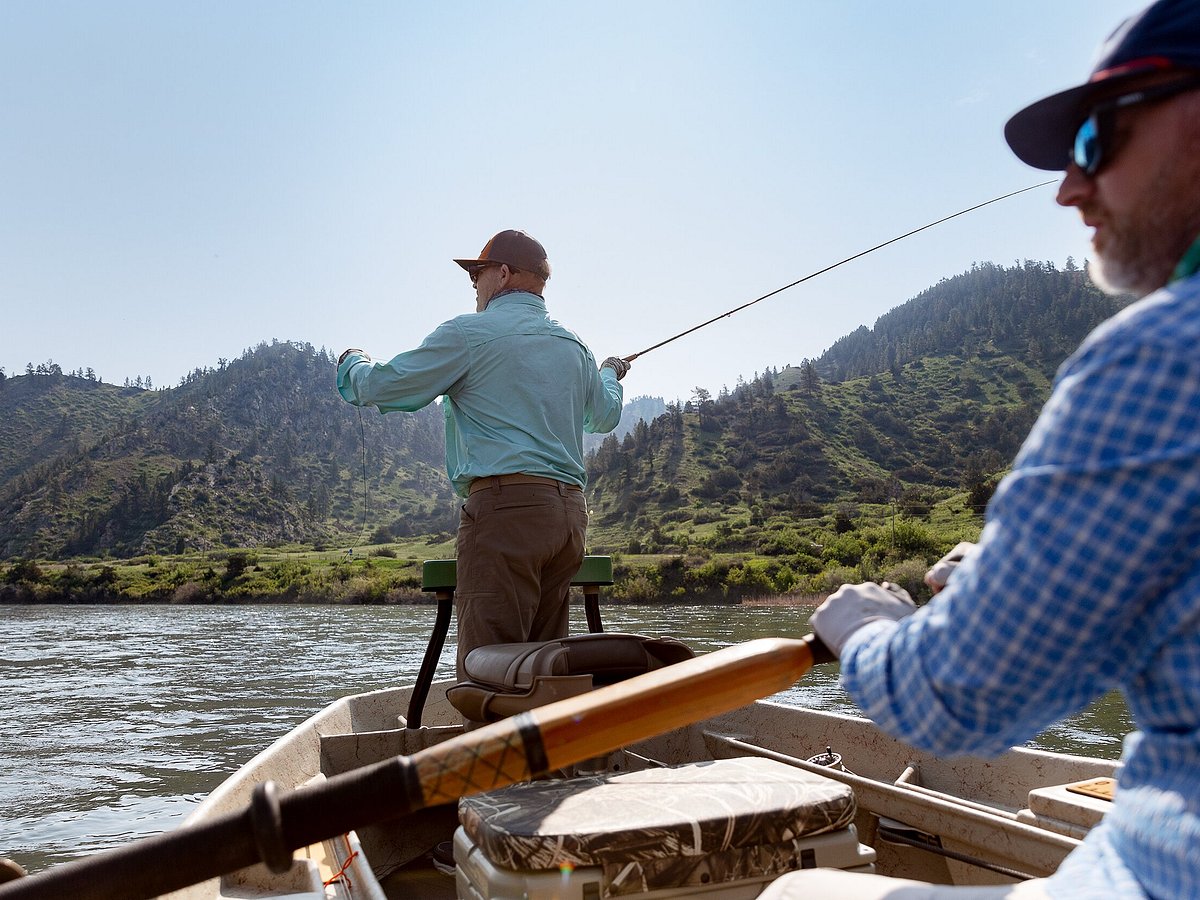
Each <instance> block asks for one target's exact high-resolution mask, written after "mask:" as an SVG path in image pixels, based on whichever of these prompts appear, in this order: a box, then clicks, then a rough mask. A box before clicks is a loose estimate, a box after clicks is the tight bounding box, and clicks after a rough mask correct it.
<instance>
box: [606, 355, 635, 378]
mask: <svg viewBox="0 0 1200 900" xmlns="http://www.w3.org/2000/svg"><path fill="white" fill-rule="evenodd" d="M605 366H608V367H609V368H610V369H612V370H613V371H614V372H616V373H617V381H620V380H621V379H622V378H624V377H625V373H626V372H628V371H629V363H627V362H625V360H623V359H621V357H619V356H610V357H609V358H608V359H606V360H605V361H604V362H602V363H600V368H602V369H603V368H604V367H605Z"/></svg>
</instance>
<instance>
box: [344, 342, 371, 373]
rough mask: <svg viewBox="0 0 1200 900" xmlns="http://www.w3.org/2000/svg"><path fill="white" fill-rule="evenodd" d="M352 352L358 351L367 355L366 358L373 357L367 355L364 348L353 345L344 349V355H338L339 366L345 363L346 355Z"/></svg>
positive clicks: (364, 355)
mask: <svg viewBox="0 0 1200 900" xmlns="http://www.w3.org/2000/svg"><path fill="white" fill-rule="evenodd" d="M351 353H358V354H359V355H361V356H363V357H365V358H366V359H370V358H371V357H369V356H367V354H366V353H364V352H363V351H362V350H359V349H358V348H357V347H351V348H350V349H349V350H343V351H342V355H341V356H339V357H338V361H337V364H338V368H341V366H342V363H344V362H345V361H346V357H347V356H349V355H350V354H351Z"/></svg>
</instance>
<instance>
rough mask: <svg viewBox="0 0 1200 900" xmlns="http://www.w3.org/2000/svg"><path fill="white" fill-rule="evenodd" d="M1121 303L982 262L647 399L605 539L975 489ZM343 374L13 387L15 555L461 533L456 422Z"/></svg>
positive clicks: (233, 374) (2, 551) (605, 497)
mask: <svg viewBox="0 0 1200 900" xmlns="http://www.w3.org/2000/svg"><path fill="white" fill-rule="evenodd" d="M1124 302H1125V301H1120V300H1114V299H1113V298H1108V297H1105V296H1104V295H1102V294H1100V292H1099V291H1097V290H1096V289H1095V288H1093V287H1092V286H1090V285H1089V284H1088V282H1087V280H1086V277H1085V276H1084V274H1083V273H1082V272H1081V271H1079V270H1078V269H1076V268H1074V266H1073V264H1070V263H1068V266H1067V268H1066V269H1065V270H1063V271H1058V270H1056V269H1055V268H1054V267H1053V266H1051V265H1049V264H1045V263H1025V264H1024V265H1021V266H1015V267H1009V268H1005V267H1001V266H995V265H992V264H984V265H980V266H976V267H974V268H972V270H971V271H969V272H966V273H963V274H961V275H959V276H955V277H954V278H950V279H944V280H943V281H941V282H939V283H938V284H937V285H935V286H933V287H931V288H929V289H928V290H927V291H925V292H923V293H922V294H921V295H919V296H918V297H916V298H914V299H912V300H910V301H909V302H908V303H905V304H903V305H902V306H899V307H897V308H895V309H893V310H892V311H890V312H889V313H887V314H886V315H884V316H882V317H880V319H879V320H878V321H877V322H876V323H875V326H874V327H873V328H870V329H868V328H866V327H863V328H860V329H858V330H856V331H855V332H853V333H852V334H850V335H847V336H846V337H845V338H842V339H841V340H839V341H838V342H836V343H835V344H834V345H833V346H832V347H831V348H830V349H829V350H828V351H827V352H826V353H825V354H823V355H822V356H821V357H820V358H818V359H816V360H805V361H804V362H803V363H802V364H801V366H799V367H794V368H793V367H785V368H784V369H777V368H773V367H772V366H771V365H769V361H767V360H764V361H763V366H762V369H761V374H760V375H758V376H757V377H755V378H754V380H753V381H751V382H749V383H746V382H739V384H738V385H737V387H736V388H735V389H734V390H733V391H732V392H730V391H722V392H721V394H720V395H719V396H718V397H716V398H713V397H711V396H704V395H703V394H702V393H698V394H697V396H696V397H694V398H693V399H692V400H690V401H688V402H687V403H685V404H680V403H672V404H669V405H668V404H665V403H664V402H663V400H662V399H661V398H652V397H637V398H634V399H633V400H631V401H630V403H629V404H627V406H626V412H625V414H624V416H623V418H622V424H621V427H620V430H619V432H618V433H616V434H613V435H610V436H607V437H598V438H594V439H593V438H589V445H588V446H589V447H590V448H592V452H591V454H590V456H589V462H588V466H589V479H590V484H589V506H590V507H591V509H592V512H593V522H594V524H596V525H597V526H604V525H605V524H606V523H607V525H609V526H611V527H614V528H619V529H621V530H623V531H629V532H631V533H642V532H644V533H646V534H647V535H655V534H656V535H657V537H654V538H653V539H652V540H650V543H653V541H658V540H659V538H661V537H663V536H665V535H667V534H669V533H670V531H671V530H672V529H676V530H678V529H680V528H682V527H683V526H684V524H685V523H688V522H692V523H695V522H696V520H697V519H698V518H701V517H702V514H704V512H705V510H707V509H725V508H732V507H734V506H736V507H738V508H746V509H751V510H754V509H757V510H760V513H759V514H761V515H766V514H768V513H770V512H791V513H800V512H803V511H805V510H811V509H812V508H814V506H819V505H820V504H830V503H834V502H840V501H844V500H855V499H863V498H878V497H885V498H886V497H888V496H893V495H895V494H896V493H897V492H920V491H938V490H946V489H949V488H951V487H956V488H957V487H960V486H962V485H963V484H966V483H969V482H971V480H972V479H977V478H979V477H982V475H983V474H985V473H987V472H990V471H995V470H996V469H998V468H1000V467H1002V466H1003V465H1005V464H1006V463H1007V461H1008V459H1009V458H1011V455H1012V453H1013V452H1014V451H1015V448H1016V447H1017V446H1019V443H1020V440H1021V439H1022V438H1023V437H1024V434H1025V432H1026V431H1027V430H1028V427H1029V425H1030V423H1031V422H1032V421H1033V418H1034V417H1035V416H1036V413H1037V410H1038V409H1039V408H1040V406H1041V404H1042V402H1043V401H1044V399H1045V396H1046V393H1047V391H1048V387H1049V382H1050V378H1051V377H1052V375H1053V371H1054V368H1055V367H1056V366H1057V365H1058V364H1059V363H1060V362H1061V360H1062V359H1063V358H1064V357H1065V356H1066V354H1067V353H1068V352H1069V350H1070V349H1072V348H1073V347H1074V346H1075V345H1076V344H1077V343H1078V342H1079V340H1080V339H1081V338H1082V337H1083V335H1084V334H1086V332H1087V330H1088V329H1090V328H1091V327H1094V325H1095V324H1097V323H1098V322H1099V321H1101V320H1102V319H1104V318H1106V317H1108V316H1109V315H1111V314H1112V313H1113V312H1115V311H1116V310H1117V309H1119V308H1120V306H1121V305H1123V303H1124ZM55 368H57V367H55ZM333 370H334V361H333V357H332V355H331V354H330V353H329V352H328V351H326V350H325V349H324V348H322V349H317V348H315V347H313V346H312V345H311V344H305V343H292V342H281V341H272V342H270V343H263V344H260V345H258V346H257V347H255V348H252V349H250V350H247V351H246V353H245V354H243V356H242V357H240V358H239V359H236V360H233V361H226V360H220V361H219V362H218V365H217V366H216V367H215V368H206V369H197V370H195V371H194V372H192V373H191V374H190V375H189V376H187V377H186V378H184V379H182V382H181V384H179V385H178V386H175V387H172V388H168V389H162V390H143V389H139V388H137V387H117V386H114V385H108V384H103V383H101V382H99V381H96V380H94V379H92V378H89V377H85V376H81V375H79V374H63V373H62V372H61V370H59V371H50V370H48V371H47V373H46V374H37V373H36V372H35V373H34V374H31V375H30V374H27V375H22V376H12V375H9V376H8V377H6V378H4V379H3V380H0V559H5V558H8V559H12V558H18V557H34V556H38V557H64V556H96V555H100V554H105V553H107V554H111V555H114V556H128V555H135V554H144V553H172V552H180V551H183V550H189V549H211V548H220V547H241V546H247V547H252V546H262V545H279V544H299V545H306V546H329V545H337V544H338V543H339V542H341V543H345V542H349V541H354V540H359V541H361V540H370V541H373V542H386V541H389V540H392V539H394V538H396V537H399V536H404V535H410V534H440V535H449V534H451V533H452V532H453V530H454V528H455V526H456V524H457V519H458V503H457V500H456V498H455V497H454V496H453V494H452V493H451V491H450V487H449V484H448V483H447V479H446V474H445V471H444V423H443V420H442V415H441V410H440V409H438V408H437V406H430V407H427V408H426V409H424V410H421V411H419V412H417V413H412V414H390V415H387V416H380V415H378V414H377V413H376V412H374V411H373V410H365V411H363V412H362V413H361V414H360V413H359V411H358V410H356V409H355V408H353V407H351V406H349V405H348V404H346V403H345V402H343V401H342V400H341V398H340V397H339V396H338V395H337V392H336V390H334V388H333ZM364 457H365V459H364ZM364 463H365V464H364ZM364 469H365V477H364ZM648 540H649V539H648ZM660 543H661V541H660Z"/></svg>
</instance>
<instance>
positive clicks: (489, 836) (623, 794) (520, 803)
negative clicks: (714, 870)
mask: <svg viewBox="0 0 1200 900" xmlns="http://www.w3.org/2000/svg"><path fill="white" fill-rule="evenodd" d="M458 813H459V821H460V822H461V823H462V826H463V829H464V830H465V831H466V833H467V835H468V836H469V837H470V838H471V840H472V841H473V842H474V843H475V845H476V846H478V847H479V848H480V849H481V850H482V852H483V853H484V855H485V856H486V857H487V858H488V859H489V860H490V861H491V862H492V863H493V864H494V865H496V866H499V867H502V868H507V869H517V870H535V871H542V870H555V869H560V868H562V867H564V866H574V867H576V868H578V867H581V866H602V867H604V868H605V870H606V873H607V875H606V880H608V881H609V882H610V884H609V892H610V893H620V890H619V889H616V883H617V882H621V883H633V882H636V883H638V884H641V885H655V884H659V885H662V884H668V883H682V882H680V881H679V880H678V879H679V877H680V873H679V871H678V870H679V869H680V868H681V867H684V868H688V867H691V868H695V867H697V866H698V865H700V864H701V862H700V860H699V859H698V858H700V857H703V858H704V860H703V865H705V866H713V865H724V866H727V867H735V866H736V867H737V868H738V869H740V870H741V872H739V874H740V875H743V876H746V875H753V874H764V873H765V874H782V873H784V872H787V871H790V870H791V869H793V868H796V867H797V865H798V863H797V848H798V845H799V843H800V841H801V839H802V838H808V837H811V836H813V835H818V834H824V833H826V832H835V831H840V830H841V829H843V828H845V827H846V826H847V825H849V824H850V823H851V822H852V821H853V820H854V814H855V801H854V792H853V791H852V790H851V789H850V787H849V786H848V785H844V784H842V783H840V782H837V781H834V780H833V779H830V778H826V777H824V776H823V775H818V774H815V773H811V772H807V771H805V770H803V769H799V768H796V767H793V766H789V765H786V764H784V763H780V762H776V761H774V760H769V759H760V758H757V757H744V758H737V759H721V760H714V761H709V762H699V763H689V764H687V765H681V766H669V767H664V768H653V769H644V770H640V771H636V772H623V773H619V774H609V775H597V776H584V777H579V778H570V779H565V780H559V781H533V782H527V783H524V784H518V785H513V786H512V787H508V788H503V789H501V790H497V791H490V792H488V793H485V794H478V795H476V796H473V797H464V798H463V799H462V800H460V801H459V806H458ZM631 866H632V867H633V869H636V872H634V871H632V870H630V868H629V867H631ZM725 874H726V875H728V874H730V873H725ZM685 880H686V878H685ZM722 880H724V879H722Z"/></svg>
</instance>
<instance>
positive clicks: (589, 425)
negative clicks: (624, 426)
mask: <svg viewBox="0 0 1200 900" xmlns="http://www.w3.org/2000/svg"><path fill="white" fill-rule="evenodd" d="M624 398H625V393H624V389H623V388H622V387H621V382H619V381H618V380H617V373H616V372H615V371H613V370H612V369H609V368H603V369H601V370H600V371H599V372H598V373H597V377H596V381H595V383H594V384H593V386H592V392H591V397H590V399H589V402H588V405H587V409H586V410H585V412H584V417H583V430H584V431H586V432H587V433H588V434H605V433H607V432H609V431H612V430H613V429H614V428H616V427H617V425H619V424H620V422H621V409H622V403H623V401H624Z"/></svg>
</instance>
